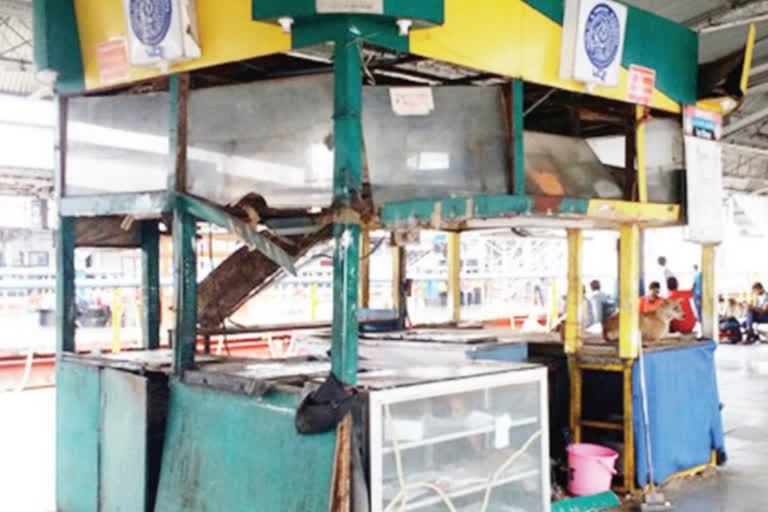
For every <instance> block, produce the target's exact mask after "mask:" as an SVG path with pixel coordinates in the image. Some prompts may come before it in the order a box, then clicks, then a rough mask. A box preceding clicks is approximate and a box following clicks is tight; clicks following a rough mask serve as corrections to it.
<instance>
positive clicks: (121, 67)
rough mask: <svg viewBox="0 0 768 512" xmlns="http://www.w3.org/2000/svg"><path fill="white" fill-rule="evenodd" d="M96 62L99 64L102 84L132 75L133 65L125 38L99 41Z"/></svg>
mask: <svg viewBox="0 0 768 512" xmlns="http://www.w3.org/2000/svg"><path fill="white" fill-rule="evenodd" d="M96 62H97V63H98V66H99V81H101V83H102V84H110V83H114V82H121V81H123V80H128V79H129V78H130V77H131V66H130V65H129V64H128V52H127V51H126V45H125V39H123V38H120V39H110V40H109V41H104V42H103V43H98V44H97V45H96Z"/></svg>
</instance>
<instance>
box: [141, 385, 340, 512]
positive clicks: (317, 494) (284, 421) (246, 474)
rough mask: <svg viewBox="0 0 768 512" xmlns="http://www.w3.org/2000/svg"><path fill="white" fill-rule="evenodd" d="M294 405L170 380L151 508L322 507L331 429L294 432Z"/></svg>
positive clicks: (197, 511) (168, 511) (185, 511)
mask: <svg viewBox="0 0 768 512" xmlns="http://www.w3.org/2000/svg"><path fill="white" fill-rule="evenodd" d="M297 404H298V396H297V395H289V394H277V393H273V394H269V395H267V396H265V397H264V398H261V399H260V398H255V397H248V396H245V395H236V394H230V393H225V392H220V391H214V390H211V389H206V388H202V387H194V386H189V385H186V384H183V383H181V382H179V381H174V382H173V383H172V385H171V399H170V412H169V417H168V426H167V430H166V433H167V435H166V443H165V446H164V450H163V467H162V471H161V475H160V488H159V492H158V500H157V506H156V508H155V510H158V511H163V512H221V511H226V512H239V511H243V512H246V511H247V512H253V511H276V512H277V511H307V512H310V511H311V512H315V511H318V512H320V511H325V510H328V505H329V503H328V501H329V495H330V487H331V475H332V469H333V453H334V448H335V439H336V434H335V432H331V433H327V434H318V435H311V436H302V435H299V434H298V433H297V432H296V427H295V426H294V415H295V413H296V406H297Z"/></svg>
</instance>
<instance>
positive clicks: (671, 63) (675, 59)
mask: <svg viewBox="0 0 768 512" xmlns="http://www.w3.org/2000/svg"><path fill="white" fill-rule="evenodd" d="M632 64H638V65H640V66H645V67H648V68H651V69H655V70H656V88H657V89H658V90H660V91H661V92H663V93H664V94H666V95H667V96H669V97H671V98H672V99H674V100H675V101H678V102H680V103H687V104H695V103H696V99H697V90H698V76H699V36H698V34H697V33H696V32H694V31H693V30H691V29H689V28H688V27H686V26H684V25H680V24H678V23H675V22H673V21H670V20H668V19H665V18H662V17H661V16H657V15H655V14H653V13H650V12H648V11H644V10H642V9H636V8H632V7H630V8H629V14H628V16H627V35H626V38H625V42H624V56H623V58H622V61H621V65H622V66H624V67H626V68H629V66H631V65H632Z"/></svg>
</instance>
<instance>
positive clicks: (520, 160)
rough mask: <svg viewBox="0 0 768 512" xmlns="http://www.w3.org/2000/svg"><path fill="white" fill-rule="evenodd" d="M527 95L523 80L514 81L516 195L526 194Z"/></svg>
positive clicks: (514, 189) (514, 185) (514, 184)
mask: <svg viewBox="0 0 768 512" xmlns="http://www.w3.org/2000/svg"><path fill="white" fill-rule="evenodd" d="M524 103H525V95H524V94H523V81H522V80H513V81H512V105H513V110H514V118H515V124H514V128H515V133H514V145H515V175H514V183H513V188H512V190H513V191H514V193H515V194H516V195H525V145H524V143H523V131H524V130H525V119H524V117H525V116H524V115H523V106H524Z"/></svg>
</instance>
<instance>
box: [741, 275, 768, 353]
mask: <svg viewBox="0 0 768 512" xmlns="http://www.w3.org/2000/svg"><path fill="white" fill-rule="evenodd" d="M752 293H753V294H754V296H755V299H754V304H753V305H752V307H750V308H749V309H748V310H747V320H746V322H745V324H746V328H747V340H746V342H747V343H755V342H757V341H760V336H759V335H758V334H757V333H756V332H755V328H754V325H755V323H759V324H762V323H768V293H765V288H763V284H762V283H755V284H753V285H752Z"/></svg>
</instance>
